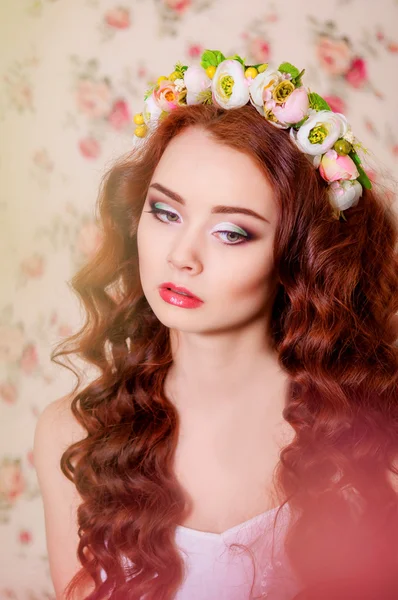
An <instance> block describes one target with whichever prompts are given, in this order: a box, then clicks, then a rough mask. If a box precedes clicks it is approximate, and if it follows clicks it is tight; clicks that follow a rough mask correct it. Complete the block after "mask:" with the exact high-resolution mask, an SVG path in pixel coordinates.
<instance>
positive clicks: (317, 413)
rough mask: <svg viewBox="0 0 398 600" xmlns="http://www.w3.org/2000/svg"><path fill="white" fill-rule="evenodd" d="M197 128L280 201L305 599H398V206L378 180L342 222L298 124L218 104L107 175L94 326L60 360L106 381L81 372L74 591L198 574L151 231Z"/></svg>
mask: <svg viewBox="0 0 398 600" xmlns="http://www.w3.org/2000/svg"><path fill="white" fill-rule="evenodd" d="M192 126H194V127H200V128H202V129H203V130H205V131H207V132H208V133H209V134H210V135H211V136H212V138H213V139H214V140H215V141H217V142H218V143H220V144H225V145H227V146H229V147H232V148H235V149H237V150H239V151H241V152H244V153H246V154H247V155H249V156H250V157H251V158H252V159H253V160H254V161H255V163H256V164H257V165H258V166H259V167H260V168H261V169H262V171H263V173H264V175H265V177H266V178H267V180H268V181H269V182H270V184H271V185H272V187H273V189H274V192H275V198H276V201H277V203H278V210H279V222H278V225H277V229H276V233H275V242H274V261H275V268H276V273H277V286H276V291H275V299H274V302H273V305H272V311H271V336H272V343H273V347H274V349H275V350H276V352H277V353H278V357H279V362H280V365H281V366H282V367H283V369H284V370H285V371H286V372H287V374H288V376H289V381H290V382H291V387H290V391H289V398H288V404H287V406H286V409H285V411H284V414H283V416H284V418H285V419H286V421H288V423H290V425H291V426H292V427H293V429H294V431H295V439H294V440H293V442H292V443H291V444H289V445H288V446H287V447H285V448H283V450H282V451H281V454H280V461H279V463H278V465H277V468H276V470H275V485H276V487H277V489H278V490H279V493H280V496H281V498H282V499H283V503H282V505H284V504H285V503H287V502H288V503H289V506H290V509H291V511H292V515H293V516H295V517H296V518H294V519H292V521H291V523H290V524H289V528H288V530H287V532H286V538H285V550H286V554H287V556H288V557H289V559H290V561H291V564H292V566H293V569H294V572H295V573H296V574H297V575H298V577H299V580H300V582H301V584H302V592H301V593H300V594H298V595H297V596H296V598H297V599H299V598H300V600H301V599H303V600H304V599H305V600H310V599H312V598H317V600H318V599H319V598H323V599H327V598H333V599H336V598H337V597H338V598H340V599H344V598H347V599H348V598H350V599H351V598H354V597H357V596H358V598H359V597H360V598H361V599H364V598H372V599H375V598H377V599H378V600H379V599H380V598H383V600H386V599H387V598H390V597H391V598H392V597H395V598H396V597H398V591H397V589H398V585H397V581H396V579H394V577H396V576H395V574H396V573H397V572H398V560H397V546H398V544H397V540H398V514H397V513H398V509H397V506H398V503H397V490H396V487H395V485H394V481H395V479H394V477H395V476H396V475H397V474H398V470H397V468H396V463H395V464H394V461H396V457H397V455H398V452H397V446H398V410H397V406H398V403H397V372H398V369H397V358H398V348H397V346H396V343H395V338H396V335H395V333H396V332H395V331H394V328H393V327H392V323H393V319H394V315H395V313H396V312H397V311H398V296H397V279H398V270H397V264H398V258H397V239H398V226H397V219H396V216H395V215H394V213H393V210H392V208H391V206H389V205H388V203H387V202H386V201H385V200H384V198H383V196H382V194H381V193H379V194H377V193H376V192H374V191H368V190H364V194H363V196H362V198H361V199H360V202H359V203H358V204H357V206H355V207H352V208H350V209H349V210H348V211H347V212H346V217H347V222H345V221H341V220H340V221H339V220H336V219H335V218H333V215H332V210H331V206H330V203H329V201H328V198H327V191H326V190H327V186H326V183H325V182H324V181H323V180H322V179H321V177H320V175H319V173H318V171H316V170H315V169H314V168H313V166H312V165H311V164H310V162H309V161H308V160H307V158H306V157H305V156H304V155H303V154H302V153H301V152H300V151H299V150H298V149H297V148H296V147H295V145H294V144H293V143H292V141H291V140H290V139H289V136H288V135H287V134H286V131H284V130H280V129H277V128H275V127H274V126H273V125H271V124H269V123H268V122H267V121H266V120H265V119H263V118H259V115H258V113H257V112H256V110H255V109H254V108H253V107H251V106H244V107H242V108H239V109H234V110H228V111H227V110H223V109H220V108H216V107H215V106H208V105H198V106H190V107H184V108H181V109H180V108H177V109H175V110H174V111H172V113H171V114H170V115H168V116H167V118H166V119H163V120H162V121H161V122H160V123H159V126H158V127H157V129H156V131H155V132H153V133H152V134H150V136H149V137H148V139H147V140H146V144H145V145H143V146H142V147H141V148H139V149H138V150H137V149H136V150H134V151H133V152H131V153H129V154H128V155H126V156H124V157H122V158H121V159H119V160H118V161H117V162H116V164H114V165H113V167H112V168H111V169H110V170H109V171H108V172H107V173H106V175H105V176H104V178H103V181H102V184H101V190H100V194H99V204H98V206H99V215H100V224H101V227H102V230H103V242H102V246H101V247H100V249H99V250H98V253H97V254H96V256H95V257H94V258H93V259H92V260H91V261H90V262H89V263H88V264H86V265H85V266H83V268H81V270H80V271H79V272H78V273H77V274H76V275H75V277H74V278H73V280H72V286H73V288H74V290H75V292H76V293H77V295H78V296H79V298H80V300H81V302H82V303H83V306H84V309H85V313H86V320H85V323H84V325H83V327H82V328H81V330H80V331H79V332H78V333H76V334H75V335H73V336H71V337H70V338H68V339H67V340H66V341H65V342H63V343H62V344H60V345H59V346H58V347H57V348H56V350H55V351H54V352H53V353H52V359H53V360H54V361H55V362H57V363H60V364H64V363H63V362H62V361H60V360H59V359H60V358H61V357H63V356H67V355H72V354H76V355H77V356H79V357H81V358H83V359H84V360H85V361H86V362H88V363H90V364H91V365H92V366H94V367H95V368H97V369H98V376H97V377H96V378H95V379H94V380H93V381H92V382H91V383H89V384H88V385H86V386H85V387H84V389H81V390H80V391H77V389H78V387H81V378H80V376H79V374H78V373H77V371H76V370H75V368H73V367H72V370H73V372H74V373H75V374H76V375H77V379H78V382H77V384H76V388H75V389H74V391H73V401H72V404H71V409H72V412H73V414H74V416H75V418H76V419H77V420H78V421H79V422H80V423H81V424H82V425H83V427H84V428H85V429H86V430H87V436H86V438H85V439H83V440H80V441H78V442H76V443H74V444H72V445H71V446H70V447H69V448H68V449H67V450H66V451H65V453H64V454H63V456H62V459H61V468H62V471H63V473H64V474H65V476H66V477H68V478H69V479H70V480H71V481H73V482H74V484H75V486H76V488H77V490H78V492H79V494H80V496H81V498H82V500H83V501H82V503H81V505H80V506H79V508H78V525H79V537H80V542H79V546H78V556H79V559H80V561H81V564H82V569H81V570H80V571H79V572H78V573H77V574H76V575H75V577H74V578H73V579H72V581H71V582H70V583H69V585H68V590H67V592H68V595H67V597H68V599H70V598H71V597H72V593H73V591H75V590H78V589H79V586H81V585H82V584H83V582H84V581H93V580H94V581H95V584H96V589H95V591H93V592H92V593H90V595H88V596H87V598H86V600H101V599H103V598H106V597H110V598H112V599H115V600H119V599H122V598H123V599H125V598H130V599H131V600H139V599H140V598H143V597H145V598H148V600H152V599H156V600H169V599H171V598H173V597H174V595H175V594H176V592H177V590H178V588H179V586H180V585H181V582H182V580H183V576H184V568H183V562H182V558H181V556H180V553H179V551H178V547H177V546H176V542H175V528H176V525H177V524H178V523H179V522H180V521H181V519H182V518H183V517H184V516H185V511H186V498H185V497H184V494H183V491H182V488H181V487H180V485H179V483H178V481H177V479H176V476H175V474H174V473H173V470H172V462H173V457H174V453H175V449H176V445H177V440H178V431H179V416H178V414H177V411H176V409H175V407H174V405H173V404H172V403H171V402H170V400H169V399H168V398H167V396H166V394H165V391H164V381H165V377H166V375H167V372H168V370H169V368H170V366H171V363H172V356H171V350H170V343H169V330H168V328H167V327H165V326H164V325H163V324H162V323H161V322H159V320H158V319H157V318H156V316H155V315H154V313H153V312H152V310H151V307H150V306H149V304H148V302H147V300H146V298H145V296H144V294H143V291H142V287H141V284H140V278H139V271H138V253H137V243H136V232H137V226H138V222H139V218H140V214H141V211H142V207H143V204H144V200H145V197H146V193H147V189H148V186H149V183H150V180H151V176H152V174H153V172H154V169H155V167H156V165H157V163H158V161H159V160H160V158H161V156H162V153H163V152H164V150H165V148H166V146H167V144H168V143H169V141H170V140H171V139H172V138H173V137H174V136H176V135H177V134H179V133H180V132H182V131H183V130H184V129H186V128H187V127H192ZM275 149H277V151H275ZM64 366H67V365H65V364H64ZM68 368H70V367H68ZM278 512H279V511H278ZM123 557H127V558H128V559H129V561H130V562H131V565H130V566H126V564H125V563H124V558H123ZM100 568H103V569H104V570H105V572H106V573H107V579H106V581H103V582H102V581H101V579H100V576H99V570H100ZM126 575H127V576H126ZM375 590H377V593H376V591H375ZM355 594H357V596H355ZM366 594H374V595H366ZM388 594H390V595H388Z"/></svg>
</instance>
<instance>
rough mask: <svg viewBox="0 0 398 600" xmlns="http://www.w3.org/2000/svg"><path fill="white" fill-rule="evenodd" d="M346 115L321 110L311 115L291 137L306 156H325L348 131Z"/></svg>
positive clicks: (291, 133)
mask: <svg viewBox="0 0 398 600" xmlns="http://www.w3.org/2000/svg"><path fill="white" fill-rule="evenodd" d="M348 127H349V125H348V122H347V119H346V118H345V116H344V115H342V114H340V113H335V112H332V111H331V110H320V111H318V112H316V114H313V115H311V116H310V117H309V118H308V119H307V121H305V123H303V125H302V126H301V127H300V129H299V130H298V131H297V132H296V131H294V130H293V129H291V130H290V136H291V138H292V140H293V141H294V142H295V143H296V145H297V146H298V147H299V149H300V150H302V151H303V152H305V153H306V154H324V153H325V152H327V151H328V150H330V148H332V146H333V144H334V143H335V142H336V141H337V140H338V139H339V138H341V137H343V136H344V135H345V134H346V133H347V131H348Z"/></svg>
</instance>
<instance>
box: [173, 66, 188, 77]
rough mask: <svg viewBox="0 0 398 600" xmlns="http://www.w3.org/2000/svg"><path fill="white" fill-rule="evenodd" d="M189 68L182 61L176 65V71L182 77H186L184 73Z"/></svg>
mask: <svg viewBox="0 0 398 600" xmlns="http://www.w3.org/2000/svg"><path fill="white" fill-rule="evenodd" d="M187 69H188V67H187V65H183V64H182V63H181V62H178V63H176V65H175V67H174V71H176V72H177V73H178V74H179V76H180V79H183V78H184V73H185V71H186V70H187Z"/></svg>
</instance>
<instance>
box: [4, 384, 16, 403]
mask: <svg viewBox="0 0 398 600" xmlns="http://www.w3.org/2000/svg"><path fill="white" fill-rule="evenodd" d="M17 395H18V394H17V388H16V387H15V385H14V384H13V383H11V382H10V381H5V382H4V383H1V384H0V396H1V397H2V399H3V400H4V402H6V403H7V404H14V403H15V401H16V399H17Z"/></svg>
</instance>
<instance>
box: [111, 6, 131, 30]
mask: <svg viewBox="0 0 398 600" xmlns="http://www.w3.org/2000/svg"><path fill="white" fill-rule="evenodd" d="M105 22H106V23H107V24H108V25H110V26H111V27H114V28H115V29H127V28H128V27H130V25H131V23H130V10H129V9H128V8H125V7H123V6H119V7H115V8H112V9H111V10H108V12H107V13H106V14H105Z"/></svg>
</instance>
